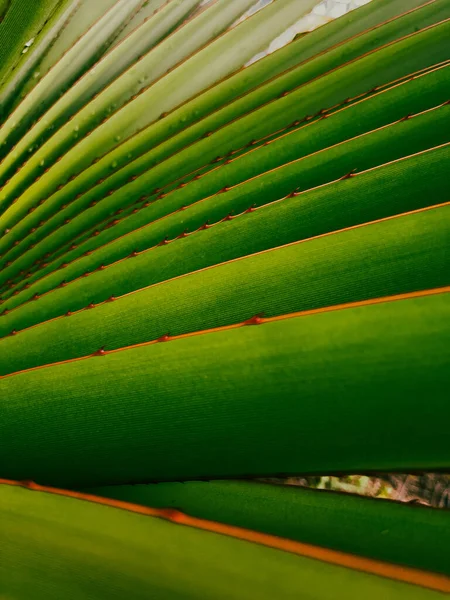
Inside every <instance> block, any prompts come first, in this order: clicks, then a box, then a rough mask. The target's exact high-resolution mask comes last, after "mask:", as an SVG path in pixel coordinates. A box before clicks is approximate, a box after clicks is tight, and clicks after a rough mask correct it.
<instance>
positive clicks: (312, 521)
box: [87, 481, 450, 575]
mask: <svg viewBox="0 0 450 600" xmlns="http://www.w3.org/2000/svg"><path fill="white" fill-rule="evenodd" d="M87 491H88V492H89V493H93V494H97V495H100V496H105V497H107V498H114V499H117V500H122V501H125V502H132V503H135V504H142V505H144V506H151V507H154V508H174V509H178V510H181V511H183V512H185V513H187V514H189V515H192V516H194V517H199V518H202V519H208V520H210V521H218V522H220V523H227V524H229V525H237V526H239V527H244V528H247V529H253V530H256V531H262V532H263V533H269V534H271V535H277V536H280V537H284V538H291V539H294V540H298V541H300V542H306V543H309V544H314V545H318V546H323V547H326V548H333V549H335V550H341V551H343V552H349V553H350V554H357V555H363V556H368V557H370V558H376V559H378V560H382V561H387V562H391V563H396V564H403V565H406V566H409V567H416V568H419V569H424V570H427V571H440V572H442V573H445V574H446V575H450V566H449V564H448V560H447V548H448V547H449V545H450V518H449V515H448V514H447V512H446V511H443V510H433V509H429V508H425V507H416V506H414V507H411V506H406V505H404V504H403V505H402V504H398V503H396V502H389V501H383V500H373V499H370V498H359V497H356V496H352V495H350V494H342V493H341V494H336V493H330V492H322V491H319V490H307V489H301V488H300V489H299V488H296V487H292V486H283V485H269V484H265V483H258V482H256V481H252V482H245V481H208V482H190V483H188V482H186V483H165V484H164V483H160V484H158V485H130V486H109V487H104V488H95V489H93V490H87Z"/></svg>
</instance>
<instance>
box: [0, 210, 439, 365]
mask: <svg viewBox="0 0 450 600" xmlns="http://www.w3.org/2000/svg"><path fill="white" fill-rule="evenodd" d="M449 239H450V206H448V205H447V206H444V207H442V208H436V209H430V210H427V211H424V212H419V213H415V214H411V215H408V216H404V217H398V218H394V219H391V220H387V221H383V222H380V223H376V224H374V225H365V226H362V227H359V228H356V229H352V230H349V231H345V232H342V233H335V234H332V235H329V236H325V237H320V238H317V239H314V240H311V241H308V242H303V243H301V242H300V243H296V244H292V245H290V246H286V247H283V248H279V249H276V250H272V251H268V252H263V253H261V254H256V255H254V256H249V257H246V258H243V259H242V260H236V261H232V262H230V263H227V264H223V265H219V266H215V267H213V268H210V269H206V270H204V271H199V272H197V273H193V274H191V275H188V276H186V277H181V278H176V279H174V280H172V281H168V282H166V283H164V284H163V285H156V286H153V287H149V288H147V289H145V290H141V291H139V292H137V293H136V294H131V295H128V296H125V297H123V298H119V299H117V298H116V299H115V301H112V302H111V301H110V302H106V303H105V304H103V305H101V306H97V307H95V308H90V309H87V310H84V311H82V312H80V313H77V314H75V315H71V316H70V318H69V317H64V316H62V318H61V319H56V320H54V321H50V322H48V323H43V324H40V325H38V326H37V327H35V328H32V329H30V330H28V331H23V332H19V334H17V335H13V336H9V337H7V338H4V339H2V340H0V356H1V358H0V374H1V375H5V374H7V373H11V372H13V371H18V370H23V369H27V368H31V367H35V366H38V365H43V364H47V363H53V362H58V361H62V360H67V359H71V358H75V357H80V356H86V355H89V354H93V353H95V352H96V351H98V350H99V349H100V348H104V349H106V350H112V349H115V348H121V347H124V346H130V345H133V344H139V343H143V342H148V341H151V340H156V339H158V338H161V337H162V336H164V335H167V334H168V333H169V334H170V335H180V334H185V333H190V332H193V331H199V330H202V329H210V328H215V327H222V326H225V325H230V324H235V323H240V322H243V321H245V320H247V319H249V318H251V317H253V316H254V315H258V314H264V315H265V316H267V317H274V316H277V315H283V314H286V313H293V312H299V311H305V310H311V309H318V308H323V307H327V306H332V305H338V304H344V303H348V302H357V301H362V300H369V299H371V298H378V297H382V296H390V295H394V294H404V293H409V292H415V291H418V290H426V289H431V288H437V287H443V286H447V285H450V256H449V252H448V240H449ZM206 248H208V245H206ZM211 250H212V249H211ZM133 260H135V259H133ZM91 285H93V284H91ZM114 295H115V293H114ZM58 296H60V297H59V298H58ZM67 296H69V297H70V296H72V297H73V291H72V292H70V290H69V288H68V289H67V292H66V293H64V294H62V297H61V294H57V293H56V294H50V295H49V297H48V300H49V301H51V312H50V313H48V314H46V315H45V314H43V313H42V312H41V313H38V314H39V317H40V319H44V318H45V317H47V318H48V317H49V316H50V317H51V316H58V315H63V314H64V311H65V310H66V309H67V306H68V305H69V304H70V303H69V302H68V301H67V299H66V298H67ZM71 301H72V304H76V300H75V299H73V300H72V298H71ZM40 302H42V300H41V301H39V302H36V307H37V306H38V304H39V303H40ZM33 304H34V303H33V302H32V303H31V305H30V306H29V309H32V308H33ZM70 309H71V310H73V306H70ZM13 314H14V313H13ZM18 314H19V313H18ZM11 316H12V315H11ZM13 321H14V319H13ZM15 326H16V327H17V324H15ZM42 340H45V344H43V343H42Z"/></svg>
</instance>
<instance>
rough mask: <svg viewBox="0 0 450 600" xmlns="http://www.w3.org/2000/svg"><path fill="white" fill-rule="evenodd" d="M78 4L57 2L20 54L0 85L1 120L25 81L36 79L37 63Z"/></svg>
mask: <svg viewBox="0 0 450 600" xmlns="http://www.w3.org/2000/svg"><path fill="white" fill-rule="evenodd" d="M79 4H80V0H65V1H64V2H60V3H59V5H58V8H57V9H56V10H55V11H54V12H53V14H52V16H51V18H49V19H48V20H47V22H46V23H45V26H44V27H43V28H42V29H41V31H40V32H39V35H38V36H37V39H35V40H34V42H33V44H32V45H31V46H30V47H28V48H27V52H25V54H22V56H21V59H20V60H19V62H18V63H17V64H16V66H15V69H14V72H13V73H11V74H10V76H9V77H8V79H7V81H5V82H4V84H3V85H2V86H0V115H1V117H2V119H3V120H4V119H5V118H6V116H7V115H9V114H10V113H11V109H12V106H13V104H14V101H15V100H17V98H18V96H19V93H20V92H21V91H22V90H23V88H24V86H25V82H26V81H29V80H31V81H36V80H37V78H38V77H39V70H38V69H39V63H40V62H41V60H42V58H43V57H45V56H46V54H47V53H48V52H49V49H50V48H51V47H52V45H53V44H54V42H55V40H56V39H57V38H58V36H59V35H60V34H61V32H62V31H63V30H64V29H65V28H66V27H67V24H68V22H69V21H70V20H71V17H72V16H73V14H74V13H75V12H76V11H77V9H78V7H79Z"/></svg>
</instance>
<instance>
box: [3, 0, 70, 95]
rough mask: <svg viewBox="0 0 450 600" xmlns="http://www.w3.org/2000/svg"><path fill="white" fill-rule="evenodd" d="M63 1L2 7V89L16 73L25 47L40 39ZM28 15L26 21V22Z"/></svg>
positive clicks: (21, 0)
mask: <svg viewBox="0 0 450 600" xmlns="http://www.w3.org/2000/svg"><path fill="white" fill-rule="evenodd" d="M59 3H60V0H40V1H39V2H36V0H10V1H9V2H2V6H1V7H0V15H1V17H3V18H0V86H3V85H4V81H5V78H7V77H8V76H9V74H10V73H11V72H12V71H13V70H14V67H15V65H16V64H17V63H18V62H19V60H20V58H21V56H22V50H23V49H24V48H25V44H26V43H27V42H29V41H30V40H31V39H33V38H34V37H36V35H38V33H39V31H40V30H41V29H42V28H43V27H44V25H45V23H46V21H47V20H48V19H49V18H50V17H51V15H52V14H53V12H54V10H55V9H56V8H57V6H58V4H59ZM24 15H26V18H24Z"/></svg>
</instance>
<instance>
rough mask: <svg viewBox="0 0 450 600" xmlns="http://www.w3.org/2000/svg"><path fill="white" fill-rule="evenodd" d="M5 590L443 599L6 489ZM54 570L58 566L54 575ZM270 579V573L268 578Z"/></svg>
mask: <svg viewBox="0 0 450 600" xmlns="http://www.w3.org/2000/svg"><path fill="white" fill-rule="evenodd" d="M0 506H1V509H0V518H1V521H2V532H3V533H4V535H3V538H4V539H3V543H2V561H1V562H0V577H1V581H2V592H3V593H4V595H7V596H8V597H12V598H16V599H19V600H22V599H24V600H26V599H28V598H29V597H30V590H32V595H33V598H35V599H36V600H47V599H48V598H66V599H67V600H79V598H96V599H98V600H122V599H123V598H124V597H126V598H129V599H130V600H144V599H145V600H146V599H148V598H158V600H184V599H186V598H189V599H190V600H195V599H198V600H248V599H249V598H258V599H261V600H273V598H279V599H280V600H288V599H291V598H301V597H302V596H303V595H304V590H305V589H314V593H315V598H317V599H318V600H333V599H334V597H335V596H334V592H335V590H336V589H344V588H345V590H346V594H347V598H349V599H350V600H356V599H358V598H360V597H361V594H363V595H364V598H367V600H378V599H379V598H386V599H387V600H394V599H395V600H439V599H440V598H442V594H439V593H438V592H433V591H430V590H426V589H423V588H420V587H418V586H412V585H408V584H404V583H399V582H394V581H390V580H388V579H384V578H382V577H377V576H374V575H369V574H366V573H361V572H358V571H354V572H353V571H352V572H350V571H349V570H348V569H346V568H343V567H338V566H334V565H330V564H326V563H324V562H320V561H317V560H312V559H309V558H304V557H301V556H296V555H294V554H290V553H288V552H282V551H280V550H275V549H272V548H268V547H265V546H262V545H258V544H253V543H249V542H245V541H241V540H238V539H236V538H232V537H229V536H226V535H219V534H216V533H209V532H206V531H201V530H199V529H195V528H193V527H186V526H183V525H176V524H173V523H169V522H166V521H164V520H162V519H158V518H155V517H149V516H145V515H139V514H136V513H131V512H128V511H125V510H120V509H116V508H112V507H109V506H102V505H100V504H95V503H93V502H87V501H79V500H75V499H72V498H67V497H62V496H56V495H52V494H48V493H45V492H37V491H32V492H31V491H29V490H24V489H21V488H18V487H12V486H8V485H2V486H0ZM48 565H52V568H51V569H49V568H48ZM261 573H264V576H263V577H262V576H261Z"/></svg>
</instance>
